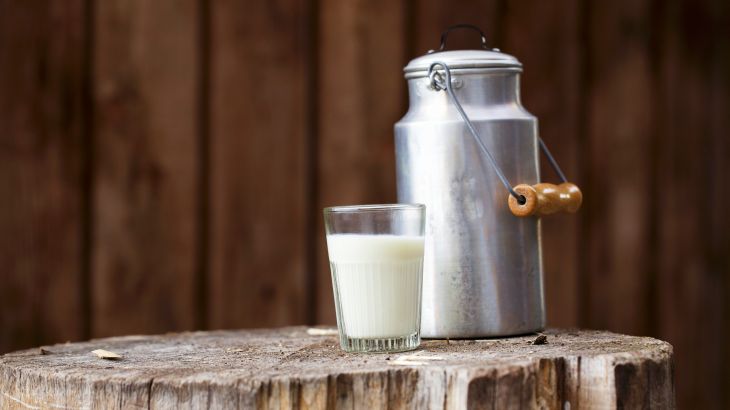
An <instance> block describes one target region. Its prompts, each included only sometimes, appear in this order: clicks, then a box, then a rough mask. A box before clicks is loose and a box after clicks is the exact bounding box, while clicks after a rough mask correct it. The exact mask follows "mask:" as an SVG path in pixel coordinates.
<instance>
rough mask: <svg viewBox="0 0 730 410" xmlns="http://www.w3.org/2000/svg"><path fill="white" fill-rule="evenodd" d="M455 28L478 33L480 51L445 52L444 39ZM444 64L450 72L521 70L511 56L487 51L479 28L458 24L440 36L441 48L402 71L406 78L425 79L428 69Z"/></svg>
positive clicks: (497, 50) (410, 63)
mask: <svg viewBox="0 0 730 410" xmlns="http://www.w3.org/2000/svg"><path fill="white" fill-rule="evenodd" d="M457 28H469V29H473V30H475V31H477V32H479V34H480V36H481V46H482V49H481V50H450V51H445V47H446V39H447V36H448V34H449V32H450V31H451V30H454V29H457ZM437 61H438V62H442V63H446V64H447V65H448V66H449V68H450V69H452V70H457V72H458V70H462V69H480V68H489V69H494V68H503V69H508V70H510V71H512V70H515V69H516V70H517V71H521V70H522V64H521V63H520V62H519V61H518V60H517V59H516V58H515V57H513V56H511V55H509V54H505V53H502V52H501V51H499V49H496V48H493V49H489V48H488V47H487V42H486V38H485V36H484V33H482V31H481V30H479V28H477V27H475V26H472V25H469V24H458V25H456V26H451V27H449V28H448V29H446V31H444V32H443V34H441V46H440V47H439V50H437V51H434V50H431V51H429V52H428V53H427V54H426V55H423V56H420V57H416V58H414V59H413V60H411V62H409V63H408V65H407V66H406V67H405V68H404V69H403V71H405V76H406V78H417V77H425V76H426V75H427V73H428V67H429V66H430V65H431V64H432V63H435V62H437Z"/></svg>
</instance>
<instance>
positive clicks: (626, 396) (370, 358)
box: [0, 327, 675, 409]
mask: <svg viewBox="0 0 730 410" xmlns="http://www.w3.org/2000/svg"><path fill="white" fill-rule="evenodd" d="M533 339H534V336H523V337H515V338H508V339H486V340H462V341H451V342H449V343H447V342H446V341H444V340H432V341H427V342H424V343H423V345H422V346H421V348H420V349H419V350H418V351H417V352H408V353H402V354H391V355H389V354H377V355H364V354H347V353H345V352H343V351H342V350H340V349H339V347H338V346H337V344H338V341H337V338H336V336H312V335H309V334H308V333H307V331H306V329H305V328H301V327H299V328H283V329H274V330H254V331H235V332H232V331H231V332H196V333H183V334H170V335H164V336H130V337H120V338H111V339H100V340H94V341H91V342H85V343H75V344H66V345H56V346H47V347H45V349H46V352H47V353H46V354H40V352H39V350H38V349H32V350H26V351H20V352H16V353H12V354H9V355H6V356H3V357H0V391H2V392H3V393H4V394H2V395H0V407H2V408H8V409H14V408H23V406H25V407H28V406H36V407H51V406H52V405H63V406H65V407H69V408H122V407H133V406H140V407H149V408H222V409H224V408H225V409H227V408H259V409H268V408H271V409H279V408H286V409H299V408H300V409H325V408H355V409H372V408H386V407H387V408H398V409H401V408H402V409H464V408H469V409H480V408H490V409H492V408H493V409H512V408H545V409H565V408H600V409H603V408H606V409H607V408H617V407H618V408H636V407H641V408H646V409H673V408H674V407H675V403H674V388H673V384H672V383H673V373H672V347H671V345H669V344H668V343H666V342H662V341H659V340H656V339H651V338H642V337H632V336H623V335H618V334H613V333H608V332H596V331H556V330H551V331H548V332H547V344H543V345H539V346H535V345H532V344H530V341H531V340H533ZM99 348H103V349H107V350H110V351H114V352H116V353H119V354H120V355H122V356H123V357H124V358H123V359H121V360H116V361H113V362H111V361H107V360H103V359H99V358H97V357H96V356H94V355H92V354H91V353H90V352H91V351H92V350H95V349H99ZM413 355H415V356H413ZM408 357H410V359H409V360H410V361H412V362H415V363H421V364H408V361H409V360H408V359H405V358H408ZM417 358H421V361H420V362H419V361H417ZM424 358H428V359H429V360H424ZM624 406H625V407H624Z"/></svg>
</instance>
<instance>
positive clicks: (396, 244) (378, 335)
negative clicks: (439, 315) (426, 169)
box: [324, 204, 426, 352]
mask: <svg viewBox="0 0 730 410" xmlns="http://www.w3.org/2000/svg"><path fill="white" fill-rule="evenodd" d="M425 213H426V207H425V205H420V204H391V205H353V206H336V207H331V208H325V210H324V220H325V229H326V231H327V251H328V253H329V260H330V268H331V271H332V286H333V288H334V294H335V306H336V309H337V327H338V329H339V333H340V345H341V346H342V348H343V349H344V350H346V351H348V352H399V351H406V350H413V349H415V348H417V347H418V345H419V344H420V343H421V336H420V324H421V283H422V277H423V249H424V225H425Z"/></svg>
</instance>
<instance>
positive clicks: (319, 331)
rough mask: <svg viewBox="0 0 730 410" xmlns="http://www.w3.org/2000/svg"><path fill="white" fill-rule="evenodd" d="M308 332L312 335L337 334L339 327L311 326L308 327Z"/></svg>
mask: <svg viewBox="0 0 730 410" xmlns="http://www.w3.org/2000/svg"><path fill="white" fill-rule="evenodd" d="M307 334H308V335H310V336H337V334H338V333H337V329H319V328H316V327H310V328H309V329H307Z"/></svg>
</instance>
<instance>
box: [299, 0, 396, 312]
mask: <svg viewBox="0 0 730 410" xmlns="http://www.w3.org/2000/svg"><path fill="white" fill-rule="evenodd" d="M405 4H406V2H405V1H390V0H377V1H374V2H372V1H371V2H367V3H365V2H353V1H339V0H325V1H323V2H322V4H321V5H320V15H319V21H320V24H319V27H320V32H319V35H318V39H319V42H318V46H319V52H318V55H319V70H318V73H319V74H318V81H317V82H318V85H319V90H318V91H319V95H318V128H319V130H318V133H317V136H318V140H317V145H318V158H317V160H318V168H317V169H318V174H317V187H318V189H317V190H318V197H317V206H316V209H315V210H314V211H315V215H313V216H312V217H313V218H316V220H317V228H316V229H317V232H315V236H313V237H315V238H316V240H317V247H316V251H317V253H316V257H317V278H318V279H317V280H318V286H317V296H316V298H315V300H316V302H317V322H318V323H329V324H333V323H334V322H335V309H334V299H333V296H332V280H331V276H330V273H329V259H328V258H327V252H326V245H325V240H324V224H323V218H322V208H323V207H326V206H332V205H350V204H368V203H371V204H372V203H392V202H396V191H395V148H394V137H393V125H394V124H395V122H396V121H398V119H399V118H400V117H401V116H402V115H403V114H404V113H405V109H406V107H405V104H406V98H407V97H406V94H405V93H406V83H405V80H404V79H403V71H402V70H403V67H404V66H405V63H406V61H405V58H406V41H405V36H406V32H405V28H404V19H405V17H406V15H405V13H406V9H405Z"/></svg>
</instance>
